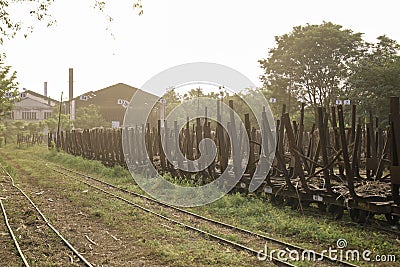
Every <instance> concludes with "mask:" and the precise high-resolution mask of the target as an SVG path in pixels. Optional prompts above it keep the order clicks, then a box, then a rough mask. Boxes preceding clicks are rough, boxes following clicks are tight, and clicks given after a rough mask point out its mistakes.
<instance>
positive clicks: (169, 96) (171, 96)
mask: <svg viewBox="0 0 400 267" xmlns="http://www.w3.org/2000/svg"><path fill="white" fill-rule="evenodd" d="M162 98H163V99H165V101H166V107H165V108H166V111H165V113H166V115H167V114H168V113H169V112H171V110H173V109H174V108H175V107H176V106H178V105H179V104H180V103H181V96H180V95H179V93H178V92H176V90H175V88H174V87H171V88H169V89H168V90H167V91H166V92H165V94H164V95H163V96H162Z"/></svg>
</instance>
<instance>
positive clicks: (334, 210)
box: [328, 204, 344, 220]
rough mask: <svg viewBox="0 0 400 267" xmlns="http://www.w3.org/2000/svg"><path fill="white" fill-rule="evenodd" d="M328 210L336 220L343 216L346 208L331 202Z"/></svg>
mask: <svg viewBox="0 0 400 267" xmlns="http://www.w3.org/2000/svg"><path fill="white" fill-rule="evenodd" d="M328 212H329V213H330V214H331V215H332V216H333V219H334V220H340V219H342V218H343V214H344V208H343V207H342V206H338V205H334V204H331V205H329V206H328Z"/></svg>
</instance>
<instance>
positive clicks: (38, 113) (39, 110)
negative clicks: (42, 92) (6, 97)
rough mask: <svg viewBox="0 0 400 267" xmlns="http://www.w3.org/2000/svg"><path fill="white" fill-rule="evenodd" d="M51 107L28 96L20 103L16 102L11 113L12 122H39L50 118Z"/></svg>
mask: <svg viewBox="0 0 400 267" xmlns="http://www.w3.org/2000/svg"><path fill="white" fill-rule="evenodd" d="M52 110H53V107H52V106H51V105H48V104H45V103H42V102H39V101H37V100H35V99H32V98H30V96H29V95H28V96H27V97H26V98H25V99H23V100H21V101H20V102H16V103H15V105H14V109H13V111H12V115H11V119H12V120H24V121H40V120H45V119H47V118H48V117H50V116H51V112H52Z"/></svg>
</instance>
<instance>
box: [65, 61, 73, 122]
mask: <svg viewBox="0 0 400 267" xmlns="http://www.w3.org/2000/svg"><path fill="white" fill-rule="evenodd" d="M68 71H69V80H68V81H69V83H68V85H69V98H68V105H67V106H66V108H67V114H71V100H72V98H74V69H73V68H69V70H68Z"/></svg>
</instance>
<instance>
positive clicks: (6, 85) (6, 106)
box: [0, 55, 18, 119]
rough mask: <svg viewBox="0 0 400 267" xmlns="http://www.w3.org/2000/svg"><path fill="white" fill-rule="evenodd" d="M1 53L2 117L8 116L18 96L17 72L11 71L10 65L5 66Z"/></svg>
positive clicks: (0, 112)
mask: <svg viewBox="0 0 400 267" xmlns="http://www.w3.org/2000/svg"><path fill="white" fill-rule="evenodd" d="M4 57H5V55H0V119H2V118H4V117H8V116H9V115H10V112H11V110H12V108H13V106H14V101H15V100H17V98H16V97H17V96H18V91H17V90H18V83H17V82H16V78H17V73H16V72H15V71H14V72H12V71H11V67H10V66H5V65H4V62H3V58H4Z"/></svg>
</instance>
